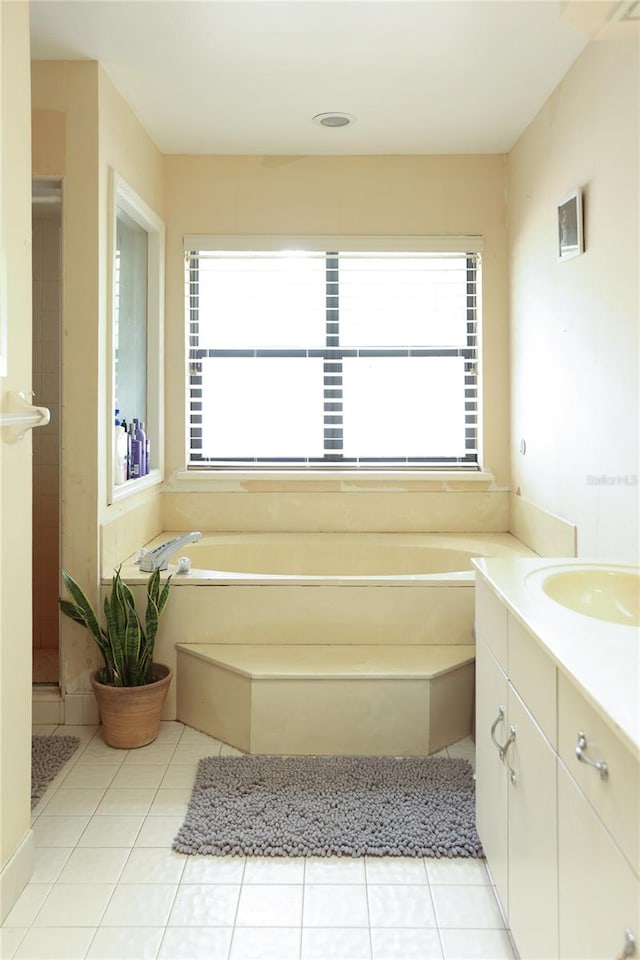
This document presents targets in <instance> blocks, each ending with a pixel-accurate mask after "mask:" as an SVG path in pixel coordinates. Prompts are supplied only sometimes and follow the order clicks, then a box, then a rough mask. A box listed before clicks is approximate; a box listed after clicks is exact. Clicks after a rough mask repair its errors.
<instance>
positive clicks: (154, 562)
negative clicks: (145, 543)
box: [140, 530, 202, 573]
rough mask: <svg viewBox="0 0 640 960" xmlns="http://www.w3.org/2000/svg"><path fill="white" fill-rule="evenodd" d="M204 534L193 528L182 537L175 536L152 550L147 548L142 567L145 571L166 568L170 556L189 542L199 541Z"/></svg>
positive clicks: (151, 571)
mask: <svg viewBox="0 0 640 960" xmlns="http://www.w3.org/2000/svg"><path fill="white" fill-rule="evenodd" d="M201 536H202V534H201V533H200V531H199V530H192V531H191V533H184V534H183V535H182V536H181V537H174V538H173V540H167V542H166V543H161V544H160V545H159V546H157V547H153V549H151V550H146V551H145V552H144V553H143V554H142V556H141V558H140V569H141V570H142V571H143V572H144V573H153V572H154V570H166V569H167V566H168V565H169V560H170V558H171V557H172V556H173V555H174V553H177V552H178V550H179V549H180V547H183V546H185V544H187V543H197V542H198V540H199V539H200V537H201Z"/></svg>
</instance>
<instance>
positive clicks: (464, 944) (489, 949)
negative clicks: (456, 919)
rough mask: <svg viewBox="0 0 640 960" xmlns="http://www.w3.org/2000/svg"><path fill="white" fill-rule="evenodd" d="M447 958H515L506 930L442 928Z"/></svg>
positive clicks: (502, 959) (451, 959) (501, 959)
mask: <svg viewBox="0 0 640 960" xmlns="http://www.w3.org/2000/svg"><path fill="white" fill-rule="evenodd" d="M440 936H441V937H442V944H443V946H444V955H445V960H488V958H490V960H515V956H516V955H515V954H514V952H513V948H512V946H511V941H510V939H509V935H508V933H507V931H506V930H445V929H443V930H441V931H440Z"/></svg>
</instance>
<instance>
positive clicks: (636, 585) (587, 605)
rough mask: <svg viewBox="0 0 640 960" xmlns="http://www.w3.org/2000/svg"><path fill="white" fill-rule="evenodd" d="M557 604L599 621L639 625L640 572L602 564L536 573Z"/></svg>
mask: <svg viewBox="0 0 640 960" xmlns="http://www.w3.org/2000/svg"><path fill="white" fill-rule="evenodd" d="M537 574H538V576H537V578H536V579H537V580H538V582H539V583H540V585H541V587H542V590H543V591H544V593H545V594H546V595H547V596H548V597H550V598H551V599H552V600H555V602H556V603H559V604H561V605H562V606H563V607H567V608H568V609H569V610H574V611H575V612H576V613H581V614H583V615H584V616H587V617H594V618H595V619H596V620H606V621H608V622H609V623H622V624H625V625H627V626H640V570H638V568H636V567H618V566H608V565H606V566H605V565H599V564H585V565H584V566H576V567H564V568H562V569H559V568H557V567H556V568H551V569H550V570H546V571H544V570H542V571H537Z"/></svg>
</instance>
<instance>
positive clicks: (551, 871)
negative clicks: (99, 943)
mask: <svg viewBox="0 0 640 960" xmlns="http://www.w3.org/2000/svg"><path fill="white" fill-rule="evenodd" d="M476 589H477V590H478V614H479V615H478V616H477V619H476V769H477V775H476V776H477V789H476V819H477V825H478V833H479V835H480V839H481V840H482V845H483V848H484V852H485V855H486V857H487V861H488V863H489V867H490V869H491V874H492V877H493V880H494V883H495V885H496V891H497V893H498V897H499V899H500V902H501V905H502V909H503V912H504V914H505V917H506V919H507V920H508V923H509V927H510V928H511V932H512V934H513V937H514V940H515V942H516V945H517V947H518V951H519V954H520V957H521V958H522V960H543V958H545V960H546V958H549V960H551V958H554V957H557V956H558V953H557V943H558V910H557V902H558V901H557V870H556V866H555V864H556V861H557V831H556V806H555V803H556V801H555V796H556V762H555V753H554V750H553V746H552V744H550V743H549V742H548V740H547V738H546V736H545V734H544V733H543V731H542V729H541V728H540V726H539V725H538V723H537V722H536V720H534V717H533V715H532V713H531V712H530V710H529V708H528V705H527V703H526V701H525V700H524V699H523V696H522V691H519V690H518V689H517V688H516V686H515V685H514V682H513V679H512V678H511V676H510V675H509V671H508V668H507V663H508V662H510V660H511V659H512V658H511V651H512V648H514V638H517V639H519V640H520V641H522V640H523V636H522V635H521V630H522V628H521V627H520V625H519V624H517V623H516V622H515V621H513V622H511V618H510V617H509V616H508V614H507V611H506V609H505V608H504V606H503V605H502V604H501V603H500V601H499V600H498V599H497V598H496V597H495V596H494V595H493V594H492V593H490V591H489V590H488V588H487V587H486V585H481V583H480V582H479V583H478V584H477V587H476ZM510 634H511V636H510ZM524 639H528V640H530V643H525V644H524V645H523V646H522V645H521V647H522V648H521V649H519V650H518V653H517V654H516V656H515V658H514V665H515V664H516V663H517V666H516V667H515V672H516V675H518V676H520V675H522V676H523V677H524V678H525V681H524V686H527V687H528V685H529V680H530V679H531V678H533V680H534V684H535V680H536V678H537V677H538V674H539V673H540V670H539V669H538V668H539V664H538V662H537V658H536V656H535V654H536V653H537V651H535V650H534V648H533V641H532V639H531V638H524ZM543 672H544V671H543ZM546 680H547V686H548V689H545V686H544V684H543V685H542V687H540V688H538V689H536V690H535V694H534V698H535V699H536V701H538V700H540V701H542V700H543V699H544V700H545V701H546V702H545V704H544V706H543V707H542V710H543V713H544V715H545V719H546V721H547V724H550V725H551V726H553V725H554V721H555V671H554V670H553V668H552V670H551V674H550V675H548V676H547V677H546Z"/></svg>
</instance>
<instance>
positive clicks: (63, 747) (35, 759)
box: [31, 734, 80, 807]
mask: <svg viewBox="0 0 640 960" xmlns="http://www.w3.org/2000/svg"><path fill="white" fill-rule="evenodd" d="M79 745H80V738H79V737H58V736H53V734H52V735H51V736H48V737H43V736H39V735H38V736H33V737H31V806H32V807H33V806H35V804H36V803H37V802H38V800H39V799H40V797H41V796H42V794H43V793H44V792H45V790H46V789H47V787H48V786H49V784H50V783H51V781H52V780H53V778H54V777H55V776H56V774H57V773H59V772H60V770H62V768H63V766H64V765H65V763H66V762H67V760H68V759H69V757H70V756H72V754H73V753H75V751H76V750H77V749H78V746H79Z"/></svg>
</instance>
